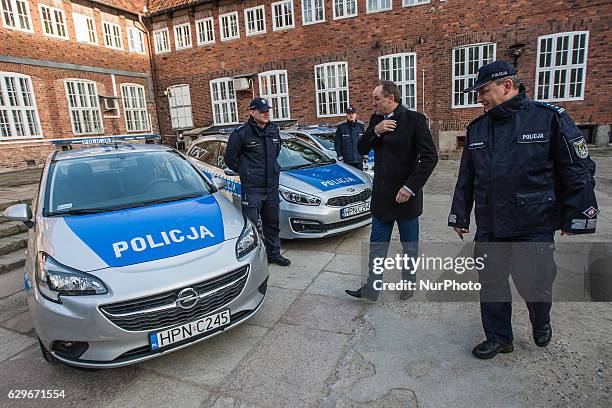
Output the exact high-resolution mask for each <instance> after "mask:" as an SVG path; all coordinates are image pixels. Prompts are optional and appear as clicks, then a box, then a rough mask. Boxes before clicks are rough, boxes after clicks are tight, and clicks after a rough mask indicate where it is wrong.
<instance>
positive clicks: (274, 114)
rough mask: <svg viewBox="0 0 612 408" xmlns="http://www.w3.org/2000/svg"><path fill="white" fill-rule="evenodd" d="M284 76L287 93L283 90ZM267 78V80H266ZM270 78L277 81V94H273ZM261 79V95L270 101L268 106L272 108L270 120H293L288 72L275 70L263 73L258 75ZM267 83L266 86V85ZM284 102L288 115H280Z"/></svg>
mask: <svg viewBox="0 0 612 408" xmlns="http://www.w3.org/2000/svg"><path fill="white" fill-rule="evenodd" d="M282 76H284V79H285V91H284V92H283V91H282V90H281V89H280V88H281V85H280V84H281V83H282V80H281V77H282ZM264 78H265V79H264ZM270 78H274V79H275V81H276V90H277V92H272V81H270ZM258 79H259V95H260V96H261V97H262V98H264V99H265V100H267V101H268V105H269V106H270V107H271V109H270V120H288V119H291V107H290V104H289V76H288V75H287V70H273V71H266V72H261V73H260V74H259V75H258ZM264 81H265V84H264ZM282 100H285V101H286V110H287V114H286V115H283V114H279V111H280V109H282V108H281V107H282V102H281V101H282Z"/></svg>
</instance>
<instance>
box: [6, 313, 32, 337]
mask: <svg viewBox="0 0 612 408" xmlns="http://www.w3.org/2000/svg"><path fill="white" fill-rule="evenodd" d="M0 326H2V327H4V328H6V329H9V330H12V331H16V332H19V333H21V334H26V335H29V334H33V335H35V333H33V332H32V331H33V330H34V322H33V321H32V314H31V313H30V311H27V312H23V313H22V314H20V315H17V316H15V317H13V318H12V319H9V320H7V321H5V322H3V323H1V324H0Z"/></svg>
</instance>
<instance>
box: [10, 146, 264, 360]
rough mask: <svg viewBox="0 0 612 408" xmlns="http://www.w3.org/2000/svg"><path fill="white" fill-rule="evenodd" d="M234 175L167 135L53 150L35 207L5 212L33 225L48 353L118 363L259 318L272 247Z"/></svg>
mask: <svg viewBox="0 0 612 408" xmlns="http://www.w3.org/2000/svg"><path fill="white" fill-rule="evenodd" d="M88 140H89V139H85V143H87V141H88ZM76 142H78V141H75V143H76ZM224 184H225V182H224V181H223V180H220V179H211V178H209V177H206V176H205V175H204V174H203V173H202V172H201V171H200V170H199V169H197V168H196V167H195V166H193V164H192V163H191V162H190V161H189V160H187V158H185V157H184V156H183V155H181V154H180V153H179V152H177V151H175V150H174V149H171V148H169V147H165V146H161V145H155V144H114V145H112V144H111V145H101V146H92V147H84V148H82V149H75V150H66V151H61V152H60V151H58V152H55V153H53V154H52V155H51V156H50V157H49V159H48V160H47V162H46V165H45V168H44V170H43V173H42V179H41V184H40V189H39V192H38V194H37V197H36V198H35V200H34V203H33V207H32V208H30V207H29V206H27V205H26V204H17V205H14V206H12V207H9V208H8V209H6V210H5V213H4V217H7V218H9V219H13V220H20V221H23V222H25V223H26V225H28V227H29V231H30V232H29V238H28V256H27V260H26V265H25V276H24V279H25V287H26V292H27V297H28V304H29V308H30V311H31V312H32V317H33V321H34V326H35V328H36V333H37V334H38V337H39V339H40V346H41V349H42V352H43V355H44V357H45V358H46V359H47V360H48V361H54V360H60V361H62V362H65V363H67V364H69V365H74V366H79V367H87V368H98V367H118V366H123V365H126V364H130V363H135V362H139V361H143V360H147V359H150V358H153V357H156V356H159V355H162V354H165V353H167V352H170V351H174V350H178V349H180V348H183V347H186V346H188V345H190V344H193V343H196V342H199V341H202V340H204V339H206V338H208V337H211V336H214V335H216V334H219V333H221V332H223V331H224V330H227V329H229V328H231V327H234V326H236V325H237V324H240V323H242V322H244V321H245V320H246V319H248V318H249V317H251V316H253V315H254V314H255V313H256V312H257V311H258V310H259V309H260V308H261V306H262V304H263V302H264V298H265V295H266V287H267V279H268V264H267V259H266V254H265V248H263V245H262V244H261V240H260V238H259V236H258V233H257V231H256V228H255V227H254V226H253V224H252V223H251V222H250V221H248V220H246V219H245V218H244V217H243V216H242V215H241V214H240V212H239V211H237V210H236V208H235V207H234V206H233V205H232V203H231V202H230V201H228V200H227V199H226V198H225V197H224V195H223V194H222V193H221V192H220V191H219V188H220V187H223V186H224Z"/></svg>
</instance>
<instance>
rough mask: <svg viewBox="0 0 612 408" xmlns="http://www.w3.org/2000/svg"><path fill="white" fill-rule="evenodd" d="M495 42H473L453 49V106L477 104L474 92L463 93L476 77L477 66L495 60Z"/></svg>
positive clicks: (472, 105)
mask: <svg viewBox="0 0 612 408" xmlns="http://www.w3.org/2000/svg"><path fill="white" fill-rule="evenodd" d="M495 49H496V45H495V44H491V43H488V44H475V45H468V46H466V47H460V48H454V49H453V108H471V107H475V106H478V102H477V97H476V92H475V91H474V92H468V93H463V90H464V89H466V88H468V87H470V86H472V85H473V84H474V82H476V78H477V77H478V68H480V67H481V66H483V65H486V64H489V63H491V62H493V61H495Z"/></svg>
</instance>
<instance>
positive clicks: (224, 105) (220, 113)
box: [210, 77, 239, 126]
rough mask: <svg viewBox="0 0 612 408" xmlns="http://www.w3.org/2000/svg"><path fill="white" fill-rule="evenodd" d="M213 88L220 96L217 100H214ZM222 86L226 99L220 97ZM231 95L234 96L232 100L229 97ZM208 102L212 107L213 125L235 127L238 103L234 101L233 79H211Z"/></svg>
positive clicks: (237, 116)
mask: <svg viewBox="0 0 612 408" xmlns="http://www.w3.org/2000/svg"><path fill="white" fill-rule="evenodd" d="M215 86H216V88H217V90H218V93H219V96H220V97H219V98H218V99H217V98H216V95H217V94H216V93H215ZM222 86H225V87H226V91H225V93H226V98H223V97H222V92H223V90H222V89H221V87H222ZM232 93H233V94H234V97H233V98H232V97H231V94H232ZM210 102H211V105H212V114H213V124H214V125H216V126H217V125H235V124H237V123H238V119H239V115H238V101H237V99H236V91H235V90H234V78H229V77H225V78H216V79H212V80H211V81H210ZM232 108H233V109H232ZM217 109H218V110H217ZM232 110H233V112H232ZM232 113H233V115H234V118H233V119H234V120H232V117H231V116H232ZM223 118H227V120H222V119H223Z"/></svg>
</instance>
